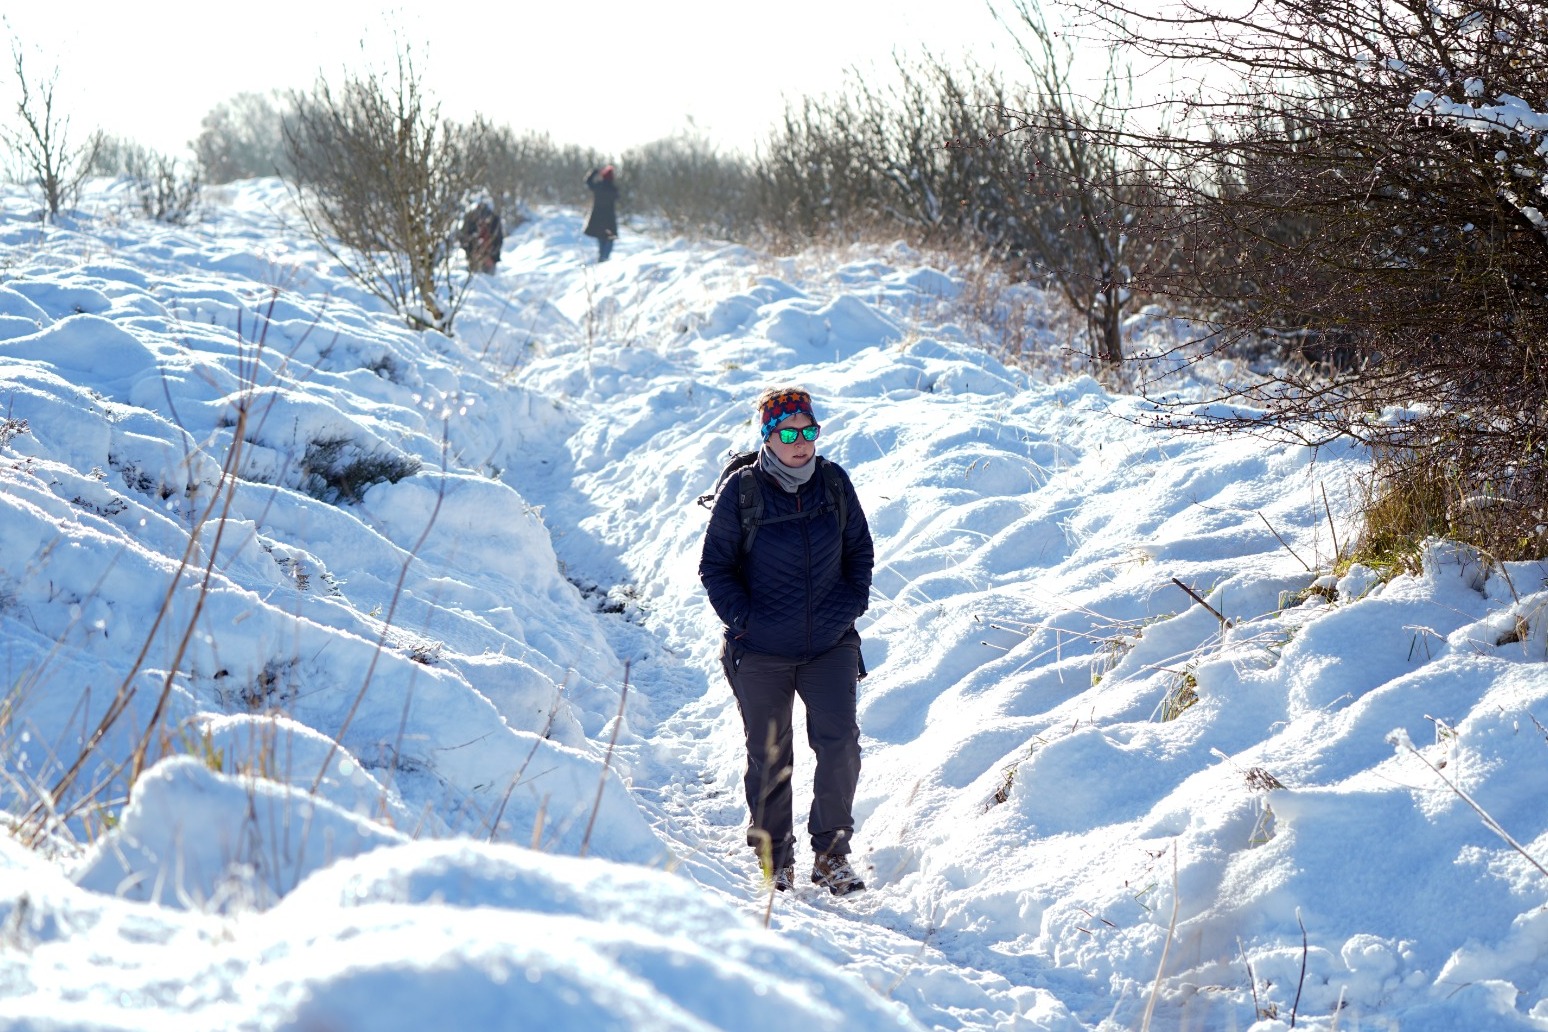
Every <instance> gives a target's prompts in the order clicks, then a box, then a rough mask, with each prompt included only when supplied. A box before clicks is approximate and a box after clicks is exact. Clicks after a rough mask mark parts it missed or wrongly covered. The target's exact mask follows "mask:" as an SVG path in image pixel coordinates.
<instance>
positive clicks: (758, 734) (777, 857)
mask: <svg viewBox="0 0 1548 1032" xmlns="http://www.w3.org/2000/svg"><path fill="white" fill-rule="evenodd" d="M720 658H721V663H722V665H723V666H724V667H725V671H726V680H727V681H729V682H730V683H731V690H732V692H733V693H735V695H736V704H737V707H738V708H739V709H740V710H741V711H742V728H743V731H744V732H745V733H746V736H747V774H746V776H745V777H744V778H743V779H742V785H743V787H744V788H745V789H746V791H747V809H748V811H749V812H750V813H751V815H752V821H751V824H750V825H749V826H748V830H747V844H748V845H750V846H753V847H754V848H756V849H761V848H762V845H763V843H764V841H768V843H769V845H770V847H771V850H772V854H773V860H774V867H775V869H776V870H777V869H778V868H781V867H784V866H785V865H786V864H789V863H791V862H792V861H793V859H794V855H795V828H794V820H795V818H794V805H793V796H794V793H793V792H792V790H791V774H792V771H793V770H794V766H795V755H794V748H793V741H792V740H793V738H794V733H793V731H792V720H793V714H794V708H795V698H796V696H798V695H799V696H800V697H801V704H802V705H803V706H805V707H806V740H807V742H808V743H809V744H810V745H811V747H812V752H814V753H815V754H816V756H817V769H816V774H815V783H814V785H813V790H812V809H811V814H810V816H809V818H808V820H807V824H806V828H807V831H808V832H809V833H810V834H811V837H812V851H813V852H815V853H817V854H818V855H822V854H824V853H826V854H830V855H834V856H842V855H845V854H847V853H848V852H849V840H850V838H851V837H853V835H854V830H855V818H854V803H855V786H856V785H857V784H858V783H859V781H860V725H859V724H858V722H857V721H856V718H855V684H856V682H857V681H858V680H859V674H860V636H859V635H858V634H856V633H855V632H854V631H850V632H849V633H848V634H846V635H845V636H844V637H843V638H841V639H840V640H839V643H838V644H837V645H835V646H834V647H833V648H831V649H829V650H828V651H827V652H824V653H823V654H822V655H820V656H817V657H816V658H814V659H810V660H805V661H802V660H796V659H786V658H784V657H781V656H769V655H765V654H763V653H761V652H749V651H747V650H746V649H742V648H738V647H737V646H736V644H735V643H734V642H727V643H726V644H725V646H724V647H723V648H722V649H721V653H720ZM765 836H767V839H765Z"/></svg>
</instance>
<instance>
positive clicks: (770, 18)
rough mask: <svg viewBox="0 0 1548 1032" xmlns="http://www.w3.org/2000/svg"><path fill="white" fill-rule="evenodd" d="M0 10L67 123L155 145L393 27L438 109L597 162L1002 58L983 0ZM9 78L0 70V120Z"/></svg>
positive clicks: (755, 136) (355, 59)
mask: <svg viewBox="0 0 1548 1032" xmlns="http://www.w3.org/2000/svg"><path fill="white" fill-rule="evenodd" d="M996 2H997V3H999V2H1001V0H996ZM1003 8H1004V9H1006V10H1009V9H1010V8H1009V5H1008V3H1004V4H1003ZM0 12H3V15H4V22H3V24H0V34H3V35H4V37H5V42H6V44H7V50H9V47H10V44H11V43H12V42H13V41H17V40H19V41H20V43H21V45H22V51H23V55H24V57H25V59H26V62H27V66H28V69H29V71H30V72H31V73H32V77H33V78H34V79H41V78H43V77H44V76H45V75H46V74H47V73H48V72H50V71H53V70H55V69H57V72H58V79H57V86H56V97H57V98H58V103H59V104H60V105H61V107H62V109H63V110H64V111H65V112H66V113H67V114H68V115H69V117H70V118H71V123H70V128H71V131H72V133H76V132H82V133H83V132H84V131H85V130H88V129H93V128H101V129H104V130H106V131H107V132H110V133H112V134H114V135H117V136H121V137H124V138H127V139H131V140H135V141H137V142H140V143H142V144H146V145H148V146H151V147H154V148H156V149H157V150H161V151H164V152H168V153H180V152H181V149H182V148H183V147H184V146H185V145H186V144H187V143H188V141H190V140H192V139H193V138H194V137H195V136H196V135H197V134H198V131H199V122H200V119H201V118H203V116H204V115H205V114H206V113H207V112H208V111H209V110H210V109H211V108H212V107H214V106H215V105H216V104H217V103H219V102H221V101H223V100H226V99H228V98H230V97H232V96H234V95H236V94H237V93H241V92H248V91H258V92H261V91H265V90H268V89H271V88H279V89H289V88H305V87H307V86H309V85H310V84H311V83H312V82H314V81H315V79H316V77H317V76H318V74H319V73H321V74H323V75H324V76H325V77H327V78H329V79H330V80H333V81H336V80H337V79H338V78H339V77H340V73H341V72H342V71H343V70H345V69H349V70H352V71H357V70H361V69H363V68H366V67H371V66H379V65H381V64H382V61H383V58H384V56H385V55H389V54H391V53H392V52H393V46H394V35H393V33H394V30H397V31H398V32H400V33H402V34H403V35H404V36H405V37H407V38H411V39H414V40H423V41H424V46H423V48H421V49H420V50H419V53H418V63H419V67H420V71H421V73H422V75H423V78H424V81H425V83H426V85H427V87H428V88H429V90H430V91H431V92H432V93H433V94H434V95H435V97H436V98H438V99H439V100H440V101H441V102H442V107H443V111H444V112H445V113H446V114H448V115H452V116H453V117H457V118H465V117H467V116H468V115H471V114H472V113H474V112H475V111H477V112H480V113H482V114H484V115H486V116H487V117H489V118H490V119H491V120H492V121H494V122H496V123H503V124H506V125H509V126H511V127H512V128H513V129H516V130H518V131H519V130H524V129H536V130H542V131H547V132H549V133H551V134H552V135H553V137H554V138H555V140H556V141H557V142H561V143H578V144H582V145H585V146H591V147H596V148H597V149H599V150H601V151H603V152H604V153H608V154H616V153H618V152H620V151H622V150H624V149H626V148H628V147H630V146H633V145H636V144H640V143H644V142H647V141H650V140H654V139H659V138H661V137H663V136H667V135H670V134H672V133H674V132H676V131H679V130H681V129H683V128H685V127H686V126H688V124H689V122H690V120H692V123H693V124H694V125H696V126H697V127H698V128H699V129H700V130H701V131H703V132H705V133H706V134H707V135H709V136H710V137H711V138H712V139H715V140H716V141H717V142H718V143H720V144H721V145H722V146H724V147H728V148H731V147H750V146H751V145H752V144H753V143H754V142H755V141H757V140H759V139H761V138H762V137H763V136H764V134H765V132H766V131H767V129H768V128H769V127H770V126H771V125H772V124H773V123H774V121H775V120H776V119H777V118H778V117H779V115H780V114H781V112H782V111H783V110H784V101H785V98H792V99H794V98H797V97H799V96H801V95H804V94H820V93H824V92H832V91H834V90H837V89H838V88H840V87H841V86H842V85H843V81H844V73H845V70H846V69H847V68H850V67H860V68H862V69H864V68H876V69H884V68H886V67H887V66H888V64H889V62H890V55H891V54H892V53H893V52H894V51H895V50H898V51H902V52H905V53H908V54H911V55H917V54H919V53H920V52H921V51H922V48H924V47H925V46H928V47H929V48H930V49H931V50H932V51H933V52H934V53H936V54H938V55H940V56H942V57H945V58H948V59H951V58H956V57H958V56H960V55H963V54H965V53H970V54H972V55H973V56H974V58H975V59H977V60H978V61H980V62H981V63H984V64H994V63H995V62H996V61H998V62H1000V63H1001V65H1002V66H1003V67H1005V68H1007V69H1009V68H1010V67H1012V66H1013V65H1014V59H1013V58H1012V57H1011V56H1010V55H1011V54H1012V47H1011V45H1010V37H1009V36H1008V35H1007V32H1006V30H1005V29H1004V28H1003V27H1002V26H1000V25H999V24H998V23H997V22H996V21H995V19H994V17H993V15H992V13H991V12H990V9H989V7H988V5H987V3H986V0H777V2H774V3H764V4H754V3H737V2H735V0H730V2H728V0H658V2H651V0H635V2H632V3H626V2H620V0H596V2H592V3H587V4H563V3H558V2H555V0H513V2H508V3H500V2H498V0H497V2H495V3H492V4H488V5H474V4H459V3H448V2H446V0H401V2H398V3H382V2H368V0H266V2H263V3H251V4H238V3H209V2H208V0H205V2H201V3H173V2H165V0H163V2H156V0H149V2H142V3H133V2H130V0H115V2H111V3H110V2H101V0H53V2H51V3H47V2H44V0H0ZM7 56H8V54H7ZM9 73H10V67H9V61H7V67H6V68H5V70H4V75H3V80H4V81H3V83H0V88H3V90H4V91H5V92H4V93H3V94H0V95H3V96H5V97H6V99H7V101H8V103H6V105H5V108H4V110H3V113H0V117H5V118H6V119H7V121H9V120H10V116H11V113H12V110H13V104H14V99H15V81H14V76H12V75H11V74H9Z"/></svg>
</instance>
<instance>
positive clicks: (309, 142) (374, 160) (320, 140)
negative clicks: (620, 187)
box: [285, 47, 487, 334]
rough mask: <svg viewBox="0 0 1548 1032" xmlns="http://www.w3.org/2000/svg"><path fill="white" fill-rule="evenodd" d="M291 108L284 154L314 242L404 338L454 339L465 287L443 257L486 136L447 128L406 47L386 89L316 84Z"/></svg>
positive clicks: (374, 80) (475, 177)
mask: <svg viewBox="0 0 1548 1032" xmlns="http://www.w3.org/2000/svg"><path fill="white" fill-rule="evenodd" d="M291 102H292V103H293V105H294V107H295V113H294V116H293V118H292V119H291V120H289V121H288V122H286V124H285V150H286V154H287V155H288V157H289V160H290V162H291V164H292V166H293V167H294V170H295V171H294V175H295V179H296V181H297V183H298V185H299V190H298V202H299V205H300V208H301V211H302V215H303V217H304V218H305V219H306V222H307V227H308V229H309V230H310V231H311V234H312V236H313V237H314V239H316V240H317V242H318V244H319V245H320V246H322V248H323V249H324V250H325V251H327V252H328V254H329V255H330V256H332V257H333V258H334V259H335V260H336V261H338V262H339V264H340V265H342V266H343V267H344V270H345V271H346V272H347V273H348V274H349V276H350V277H351V278H352V279H354V280H355V281H356V282H357V283H359V284H360V285H361V286H362V287H364V288H365V289H366V290H367V291H369V292H370V293H371V294H373V295H375V296H376V297H378V298H380V299H381V300H382V301H384V302H386V303H387V304H389V305H391V306H392V308H393V309H394V310H395V311H396V312H397V313H398V314H399V315H400V316H402V318H403V319H404V321H405V322H406V323H407V324H408V325H409V327H410V328H412V329H416V330H425V329H434V330H439V331H441V332H443V333H448V334H449V333H451V330H452V323H453V321H454V320H455V319H456V316H457V312H458V311H459V309H460V308H461V307H462V302H463V298H464V295H465V292H466V290H467V286H468V276H467V274H466V272H465V270H463V269H460V268H459V267H458V265H459V264H460V263H454V262H453V261H452V254H451V252H452V248H451V247H450V246H448V245H449V242H450V241H451V240H452V239H453V237H455V235H456V232H457V228H458V226H459V225H460V223H461V219H462V214H463V210H464V209H465V208H466V206H467V202H468V199H469V198H470V196H471V195H472V194H473V193H474V192H475V191H477V190H478V189H479V188H480V187H481V186H482V183H483V180H484V170H483V169H482V168H480V167H479V166H478V164H477V159H478V155H479V154H480V153H481V145H480V143H479V137H480V136H481V135H482V134H483V133H484V132H486V131H487V126H486V125H485V124H484V123H482V122H476V123H474V124H473V125H472V126H462V125H458V124H456V123H454V122H452V121H450V120H448V119H445V118H443V117H442V116H441V114H440V108H439V105H437V104H434V103H432V102H431V101H430V100H429V98H428V97H427V96H426V95H425V92H424V88H423V84H422V82H421V79H420V76H419V73H418V72H417V71H416V69H415V68H414V64H413V61H412V57H411V54H410V53H409V51H408V49H407V48H406V47H405V48H402V49H400V50H399V53H398V58H397V64H396V71H395V74H393V75H392V76H391V77H390V78H388V77H387V76H382V75H365V76H357V75H351V76H350V77H348V78H347V79H346V80H345V82H344V83H343V85H342V86H340V87H339V88H338V89H334V88H333V87H332V86H330V85H329V84H328V83H327V82H325V81H321V80H319V81H318V83H317V84H316V85H315V86H314V87H313V88H312V91H311V92H310V93H306V94H301V93H297V94H294V95H292V97H291Z"/></svg>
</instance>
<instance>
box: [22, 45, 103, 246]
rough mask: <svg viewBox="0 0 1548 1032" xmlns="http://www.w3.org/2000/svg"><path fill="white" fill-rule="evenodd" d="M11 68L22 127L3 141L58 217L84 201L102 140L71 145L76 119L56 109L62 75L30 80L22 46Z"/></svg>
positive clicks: (97, 136)
mask: <svg viewBox="0 0 1548 1032" xmlns="http://www.w3.org/2000/svg"><path fill="white" fill-rule="evenodd" d="M11 68H12V71H13V72H15V74H16V84H17V87H18V90H19V93H18V99H17V102H16V114H17V117H18V119H19V120H20V123H21V125H20V127H19V128H15V129H11V128H7V129H3V130H0V139H3V140H4V143H5V146H6V149H7V150H8V151H9V152H10V154H11V157H12V159H13V160H14V161H15V163H16V164H17V166H18V170H19V172H20V173H21V178H22V179H24V180H27V181H30V182H32V183H33V184H34V185H36V186H37V187H38V188H39V189H40V190H42V191H43V204H44V207H45V209H46V210H47V212H48V215H49V217H51V218H52V217H53V216H56V215H58V214H59V210H60V208H61V207H65V206H67V205H70V204H73V203H74V202H75V199H76V197H78V196H79V194H80V189H81V182H82V181H83V180H84V179H85V178H86V176H87V174H88V173H89V171H90V169H91V165H92V161H93V159H94V157H95V155H96V150H97V147H98V146H99V145H100V143H101V139H102V137H101V134H100V133H92V134H91V135H89V136H87V137H86V139H85V141H84V142H81V143H72V142H71V138H70V119H69V117H68V116H66V115H64V114H62V113H61V112H60V111H58V110H57V109H56V108H55V106H54V86H55V83H56V82H57V81H58V77H59V73H58V70H57V69H56V70H55V71H53V72H51V73H50V74H49V75H48V77H47V78H45V79H44V80H43V81H42V82H41V83H34V82H33V81H32V80H29V79H28V78H27V67H26V59H25V56H24V55H23V53H22V46H21V44H20V42H16V43H13V44H12V46H11Z"/></svg>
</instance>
